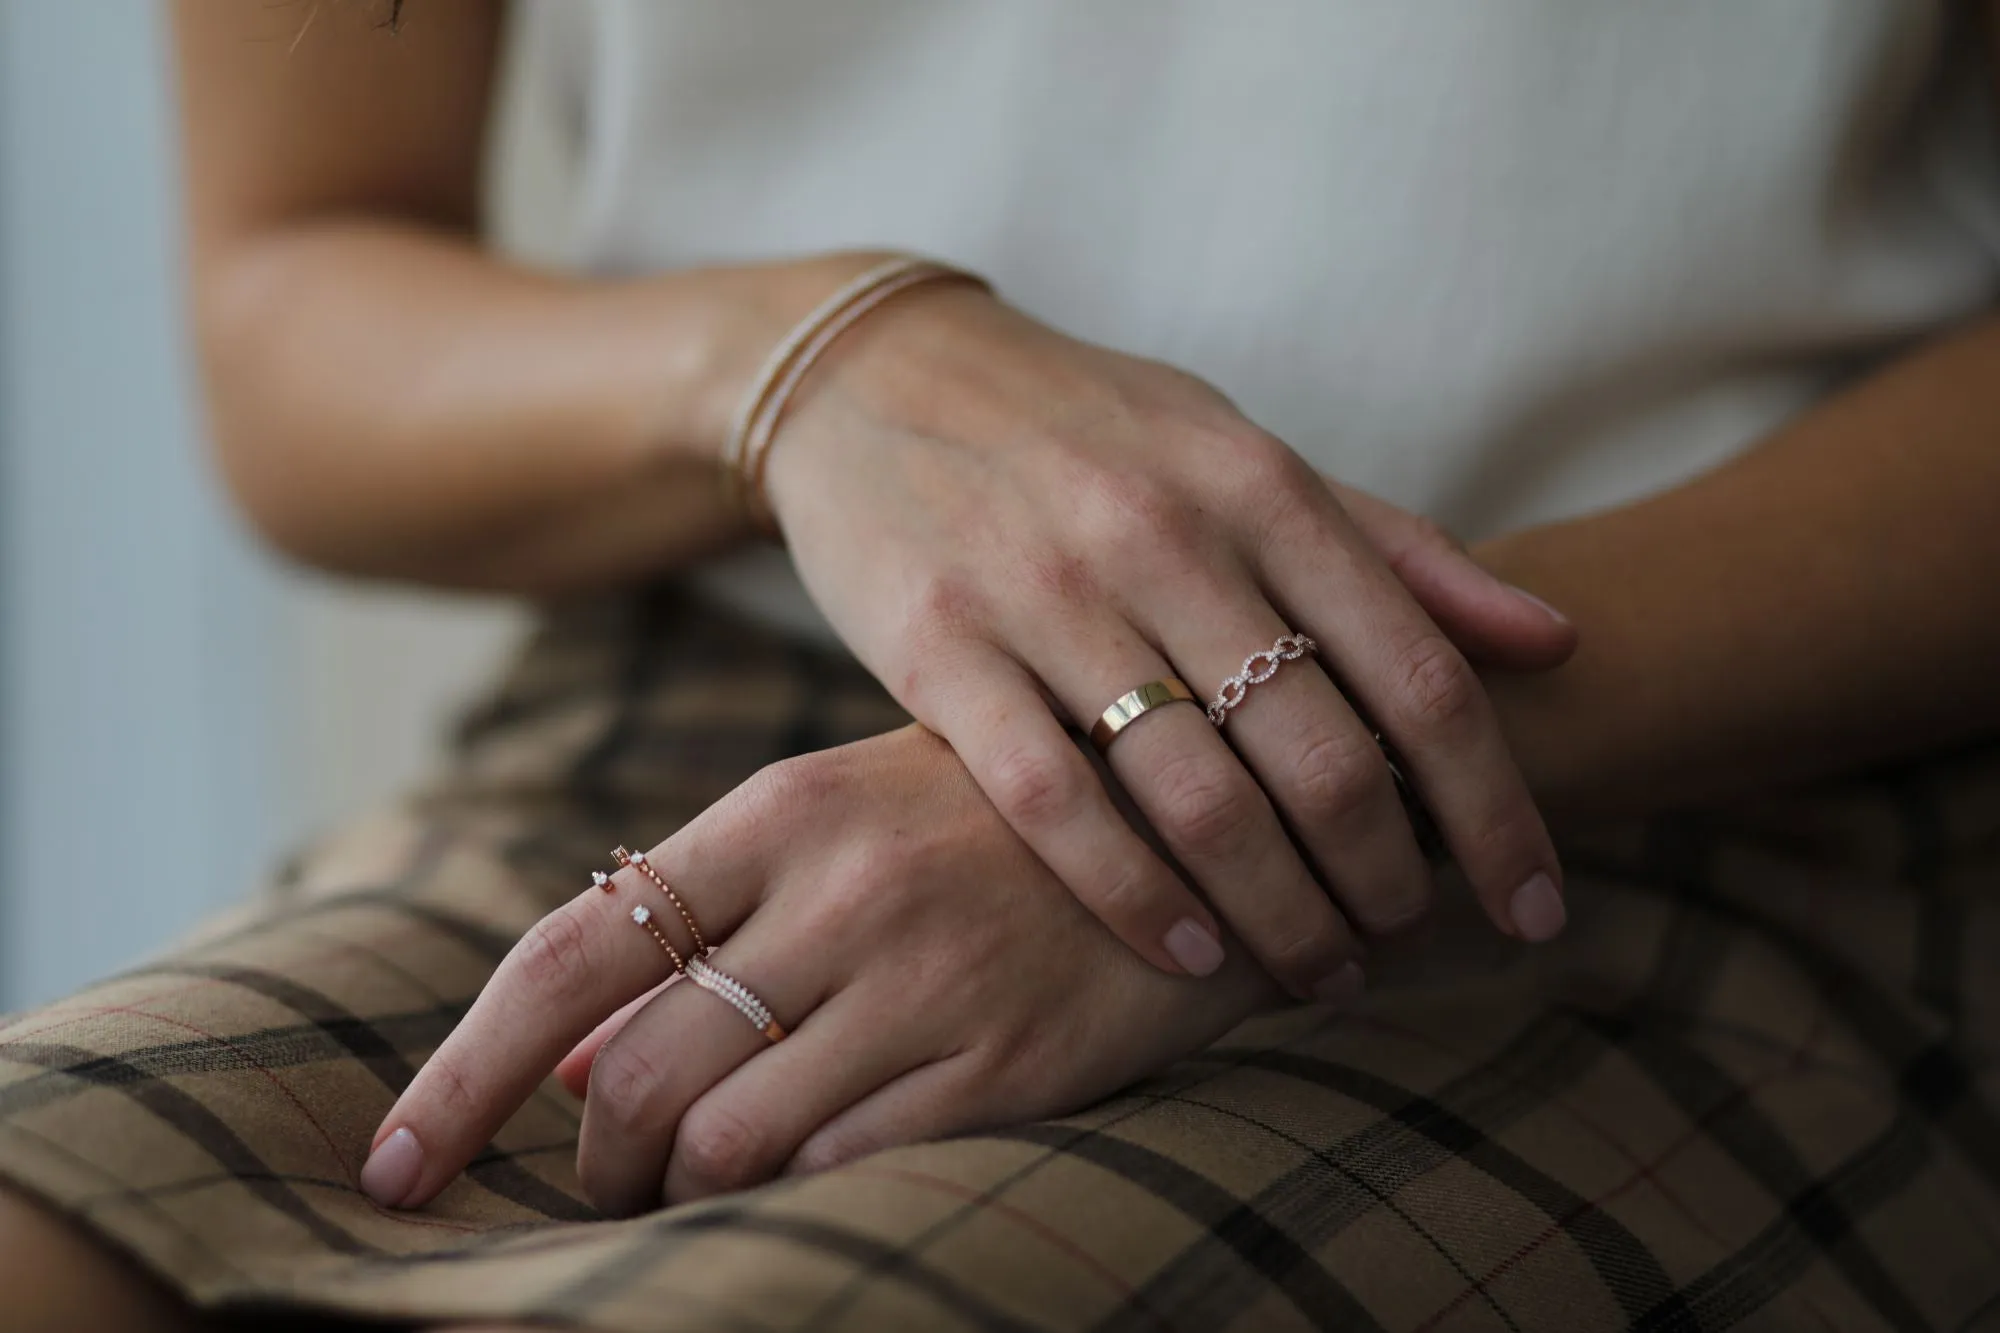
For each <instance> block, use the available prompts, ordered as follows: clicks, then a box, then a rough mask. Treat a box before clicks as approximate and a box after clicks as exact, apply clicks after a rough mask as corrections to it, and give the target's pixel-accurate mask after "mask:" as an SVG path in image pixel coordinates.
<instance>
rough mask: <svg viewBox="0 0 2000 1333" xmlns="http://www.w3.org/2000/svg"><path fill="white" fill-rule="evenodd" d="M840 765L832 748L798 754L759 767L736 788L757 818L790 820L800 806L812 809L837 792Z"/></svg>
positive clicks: (759, 819)
mask: <svg viewBox="0 0 2000 1333" xmlns="http://www.w3.org/2000/svg"><path fill="white" fill-rule="evenodd" d="M840 767H841V766H840V761H839V759H838V758H837V757H836V756H835V755H834V753H833V752H832V751H827V750H821V751H816V752H814V753H811V754H802V755H796V756H794V757H793V758H790V759H782V760H780V761H778V762H777V763H775V764H766V765H765V766H764V767H763V768H760V769H758V770H757V772H755V773H754V774H752V775H751V776H750V778H749V780H748V781H746V782H745V783H744V784H743V785H742V786H741V787H739V788H737V794H738V796H739V797H740V798H741V799H742V801H743V803H744V805H745V806H746V807H747V813H748V814H750V816H751V817H752V818H753V819H754V820H756V822H758V823H760V824H768V823H776V822H779V821H783V822H786V823H789V822H790V821H791V820H792V819H794V818H795V817H796V816H797V814H798V812H799V811H800V810H802V809H811V808H812V807H814V806H816V805H818V804H819V803H820V802H822V801H824V800H826V799H827V798H828V797H830V796H832V795H833V794H834V790H835V788H836V787H837V786H838V785H839V783H840Z"/></svg>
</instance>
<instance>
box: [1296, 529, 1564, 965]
mask: <svg viewBox="0 0 2000 1333" xmlns="http://www.w3.org/2000/svg"><path fill="white" fill-rule="evenodd" d="M1324 499H1325V501H1326V503H1325V505H1324V507H1323V508H1318V509H1316V510H1314V511H1312V512H1308V511H1307V509H1306V508H1305V507H1298V508H1295V509H1294V510H1292V511H1291V512H1289V513H1288V514H1287V515H1286V516H1285V517H1283V518H1281V519H1280V520H1279V521H1277V522H1274V523H1273V524H1272V525H1271V531H1270V534H1269V539H1268V540H1267V541H1266V542H1265V544H1264V550H1263V552H1262V554H1261V559H1262V560H1263V571H1262V572H1263V574H1264V586H1265V587H1266V588H1267V589H1269V591H1270V593H1271V599H1272V601H1273V603H1274V604H1276V605H1277V606H1278V608H1279V610H1280V612H1281V613H1282V614H1284V615H1286V616H1288V617H1289V618H1291V619H1292V620H1293V623H1294V625H1295V627H1296V628H1298V629H1300V630H1301V631H1303V632H1304V633H1307V634H1310V635H1311V636H1312V637H1313V638H1315V639H1317V640H1318V641H1319V645H1320V652H1321V654H1322V656H1323V657H1324V658H1326V659H1327V660H1328V662H1329V665H1330V666H1331V667H1332V669H1333V671H1334V673H1335V674H1336V676H1337V677H1338V678H1339V679H1340V681H1341V682H1342V684H1343V686H1344V688H1345V689H1346V690H1347V692H1348V693H1349V694H1350V695H1351V696H1353V697H1354V698H1355V699H1356V700H1357V702H1358V703H1359V704H1360V706H1361V709H1362V710H1363V711H1364V712H1365V713H1366V714H1367V716H1368V718H1369V719H1370V720H1371V721H1372V722H1373V723H1374V724H1375V725H1376V727H1378V728H1379V729H1380V730H1381V731H1382V732H1383V734H1384V735H1386V736H1387V737H1388V738H1389V740H1390V741H1391V742H1392V743H1393V744H1394V745H1395V746H1396V748H1397V749H1398V750H1399V751H1400V752H1401V754H1402V757H1403V759H1404V760H1405V762H1406V764H1407V766H1408V767H1407V771H1406V774H1405V776H1407V777H1408V778H1409V779H1410V780H1411V783H1412V785H1413V786H1414V787H1415V788H1416V790H1417V794H1418V795H1419V796H1420V797H1421V798H1422V799H1423V801H1424V803H1425V807H1426V808H1427V809H1428V810H1429V812H1430V813H1431V815H1432V816H1433V817H1434V818H1435V820H1436V822H1437V825H1438V828H1439V831H1440V833H1441V834H1442V835H1443V837H1444V839H1445V842H1446V844H1447V845H1448V846H1449V847H1450V849H1451V852H1452V855H1453V856H1454V857H1455V858H1456V860H1457V861H1458V864H1459V867H1460V868H1461V869H1462V870H1463V871H1464V873H1465V876H1466V878H1467V880H1468V881H1470V882H1471V884H1472V887H1473V890H1474V892H1475V893H1476V894H1477V895H1478V897H1479V901H1480V904H1481V905H1482V907H1483V908H1484V909H1485V911H1486V913H1487V915H1488V916H1489V917H1491V918H1492V920H1493V922H1494V924H1495V925H1497V926H1499V927H1500V929H1501V930H1503V931H1504V932H1506V933H1507V934H1510V935H1514V936H1516V937H1518V938H1521V939H1526V940H1545V939H1550V938H1553V937H1554V936H1555V935H1556V934H1557V933H1558V932H1560V931H1561V929H1562V925H1563V919H1564V911H1563V906H1562V896H1561V889H1562V870H1561V867H1560V865H1559V864H1558V862H1557V860H1556V854H1555V847H1554V844H1553V842H1552V841H1551V840H1550V838H1549V834H1548V829H1547V827H1546V826H1545V825H1544V824H1543V822H1542V817H1541V813H1540V811H1538V810H1537V809H1536V808H1535V803H1534V800H1533V798H1532V797H1531V796H1530V795H1529V793H1528V787H1527V783H1526V781H1525V780H1524V779H1523V778H1522V776H1521V772H1520V769H1519V768H1518V767H1517V766H1516V765H1515V763H1514V758H1513V755H1512V753H1511V752H1510V751H1509V749H1508V747H1507V742H1506V739H1505V737H1503V736H1502V735H1501V733H1500V726H1499V720H1498V718H1497V717H1496V716H1495V715H1494V712H1493V708H1492V705H1491V704H1490V703H1489V702H1488V701H1487V698H1486V690H1485V687H1484V686H1483V685H1482V684H1481V683H1480V681H1479V678H1478V676H1477V675H1475V674H1474V673H1473V670H1472V666H1471V664H1470V663H1468V662H1467V661H1466V660H1465V658H1464V656H1463V655H1462V654H1461V653H1459V651H1458V650H1457V649H1456V648H1454V647H1453V646H1452V644H1451V641H1450V640H1449V639H1447V638H1446V637H1445V635H1444V632H1443V631H1442V630H1440V629H1439V628H1438V627H1437V625H1436V624H1435V623H1434V622H1433V621H1432V620H1431V619H1430V618H1429V617H1428V616H1426V615H1425V614H1424V612H1423V610H1422V609H1421V608H1420V607H1418V606H1417V605H1416V603H1415V602H1414V601H1413V600H1412V599H1411V597H1410V595H1409V592H1408V590H1406V589H1405V588H1404V587H1403V585H1402V584H1401V583H1400V582H1399V581H1398V580H1397V579H1396V577H1395V575H1393V574H1391V573H1390V572H1389V570H1388V568H1387V566H1385V565H1384V564H1383V563H1382V562H1381V561H1380V560H1378V559H1377V558H1376V557H1375V556H1374V554H1373V553H1372V552H1371V551H1370V550H1369V549H1368V548H1367V546H1366V543H1365V542H1363V541H1362V540H1360V538H1359V535H1358V533H1356V532H1354V531H1353V529H1352V526H1351V524H1350V523H1349V522H1348V520H1347V517H1346V515H1345V514H1344V513H1343V512H1341V510H1340V508H1339V506H1338V505H1337V504H1335V503H1334V502H1333V500H1332V497H1331V496H1330V495H1327V496H1325V497H1324Z"/></svg>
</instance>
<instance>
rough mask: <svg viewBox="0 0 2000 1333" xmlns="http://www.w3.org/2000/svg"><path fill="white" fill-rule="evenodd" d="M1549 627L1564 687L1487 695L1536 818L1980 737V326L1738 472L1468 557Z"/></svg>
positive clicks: (1750, 783)
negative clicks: (1574, 646) (1573, 642)
mask: <svg viewBox="0 0 2000 1333" xmlns="http://www.w3.org/2000/svg"><path fill="white" fill-rule="evenodd" d="M1478 554H1479V555H1480V557H1481V558H1482V560H1484V561H1485V562H1486V563H1487V564H1488V565H1489V566H1490V567H1492V568H1493V569H1494V570H1495V571H1496V572H1498V573H1499V574H1501V575H1502V577H1505V578H1507V579H1509V580H1512V581H1514V582H1516V583H1519V584H1521V585H1523V586H1525V587H1528V588H1531V589H1533V590H1534V591H1536V592H1537V593H1539V594H1541V595H1542V596H1544V597H1546V598H1548V599H1549V600H1550V601H1551V602H1553V603H1555V604H1556V605H1558V606H1561V607H1562V608H1563V610H1564V611H1565V612H1567V613H1568V614H1569V615H1570V616H1571V617H1572V618H1573V619H1574V620H1575V621H1576V623H1577V625H1578V628H1579V630H1580V643H1581V646H1580V648H1579V650H1578V652H1577V654H1576V656H1575V657H1574V658H1573V659H1572V660H1571V661H1570V662H1569V663H1568V664H1567V665H1565V666H1563V667H1562V668H1560V669H1558V670H1556V671H1554V672H1551V673H1548V674H1545V675H1539V676H1525V675H1523V676H1495V677H1494V678H1492V680H1491V681H1490V685H1491V689H1492V693H1493V696H1494V699H1495V702H1496V704H1497V705H1498V707H1499V709H1500V712H1501V716H1502V719H1503V726H1504V728H1505V730H1506V732H1507V734H1508V736H1509V739H1510V740H1511V742H1512V743H1513V745H1514V747H1515V750H1516V753H1517V755H1518V756H1519V758H1520V760H1521V762H1522V765H1523V768H1524V770H1525V771H1526V772H1527V773H1528V776H1529V779H1530V782H1531V784H1532V785H1533V786H1534V788H1535V789H1536V792H1537V795H1538V797H1539V799H1540V800H1541V802H1542V803H1543V805H1544V808H1545V809H1546V810H1547V811H1548V812H1549V813H1550V814H1551V816H1552V817H1556V818H1559V819H1560V818H1569V817H1579V816H1587V815H1595V814H1608V813H1622V812H1633V811H1643V810H1648V809H1657V808H1660V807H1663V806H1667V805H1671V804H1678V803H1683V802H1699V801H1702V800H1707V799H1711V798H1716V797H1721V796H1724V795H1727V794H1730V793H1732V792H1738V791H1745V790H1755V789H1762V788H1769V787H1772V786H1777V785H1781V784H1785V783H1788V782H1794V781H1799V780H1803V779H1807V778H1811V777H1815V776H1819V775H1823V774H1830V773H1834V772H1838V771H1841V770H1844V769H1848V768H1851V767H1853V766H1855V765H1858V764H1862V763H1865V762H1868V761H1870V760H1875V759H1880V758H1886V757H1890V756H1893V755H1896V754H1901V753H1912V752H1916V751H1918V750H1921V749H1923V748H1926V747H1933V746H1937V745H1941V744H1948V743H1951V742H1954V741H1957V740H1960V739H1963V738H1967V737H1970V736H1973V735H1976V734H1978V733H1980V732H1982V731H1987V730H1991V729H1993V728H1994V727H1995V726H1996V725H2000V614H1996V611H2000V606H1996V594H1995V591H1994V582H1993V580H1994V576H1995V573H1996V572H2000V322H1987V323H1984V324H1982V325H1979V326H1977V327H1974V328H1971V329H1969V330H1967V331H1965V332H1962V333H1959V334H1957V335H1954V336H1951V337H1948V338H1945V339H1942V340H1941V341H1939V342H1937V343H1935V344H1933V345H1931V346H1930V347H1928V348H1926V349H1923V350H1921V351H1919V352H1917V353H1916V354H1914V355H1912V356H1910V357H1909V358H1907V359H1906V360H1904V361H1903V362H1901V363H1899V364H1898V365H1896V366H1894V367H1892V368H1890V369H1889V370H1888V371H1886V372H1884V373H1882V374H1880V375H1878V376H1876V377H1874V378H1872V379H1870V380H1868V381H1866V382H1864V383H1862V384H1860V385H1859V386H1857V387H1855V388H1853V389H1851V390H1849V391H1847V392H1844V393H1842V394H1840V395H1838V396H1836V397H1835V398H1833V399H1831V400H1830V401H1829V402H1828V403H1827V404H1825V405H1824V406H1823V407H1821V408H1819V409H1817V410H1815V411H1813V412H1812V413H1810V414H1808V415H1807V416H1805V417H1804V418H1802V419H1801V420H1799V421H1798V422H1796V423H1795V424H1793V425H1791V426H1790V427H1788V428H1787V429H1785V430H1783V431H1781V432H1780V433H1779V434H1777V435H1776V436H1774V437H1773V438H1772V439H1771V440H1769V441H1768V442H1766V443H1765V444H1763V445H1761V446H1760V447H1758V448H1757V449H1755V450H1753V451H1751V452H1750V453H1748V454H1746V455H1745V456H1743V457H1742V458H1740V459H1738V460H1737V461H1735V462H1733V463H1731V464H1729V465H1727V466H1725V467H1723V468H1720V469H1718V470H1716V471H1715V472H1713V473H1710V474H1708V475H1706V476H1703V477H1701V478H1699V479H1697V480H1696V481H1694V482H1692V483H1690V484H1688V485H1685V486H1682V487H1680V488H1678V489H1675V490H1673V491H1670V492H1667V493H1665V494H1662V495H1659V496H1657V497H1654V498H1652V499H1649V500H1646V501H1643V502H1640V503H1637V504H1634V505H1631V506H1629V507H1626V508H1623V509H1619V510H1615V511H1612V512H1609V513H1605V514H1602V515H1597V516H1593V517H1589V518H1584V519H1580V520H1577V521H1574V522H1569V523H1563V524H1557V525H1553V526H1550V527H1544V528H1538V529H1534V530H1532V531H1526V532H1522V533H1519V534H1515V535H1512V536H1509V537H1507V538H1505V539H1502V540H1499V541H1495V542H1492V543H1490V544H1488V545H1487V546H1485V547H1483V548H1482V549H1481V550H1480V551H1479V553H1478Z"/></svg>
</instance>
